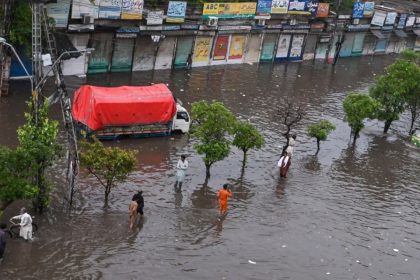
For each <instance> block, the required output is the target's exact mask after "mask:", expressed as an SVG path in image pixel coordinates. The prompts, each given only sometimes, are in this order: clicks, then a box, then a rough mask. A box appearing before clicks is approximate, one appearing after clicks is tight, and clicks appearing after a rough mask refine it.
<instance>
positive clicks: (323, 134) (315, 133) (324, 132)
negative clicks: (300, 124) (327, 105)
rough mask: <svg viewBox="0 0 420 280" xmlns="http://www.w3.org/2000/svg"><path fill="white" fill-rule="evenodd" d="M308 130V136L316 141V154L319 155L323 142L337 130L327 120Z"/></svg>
mask: <svg viewBox="0 0 420 280" xmlns="http://www.w3.org/2000/svg"><path fill="white" fill-rule="evenodd" d="M307 129H308V135H309V136H310V137H312V138H315V139H316V144H317V149H316V154H318V152H319V148H320V143H321V141H325V140H327V137H328V134H330V133H331V132H332V131H333V130H335V125H333V124H332V123H331V122H329V121H327V120H320V121H319V122H317V123H314V124H311V125H309V126H308V128H307Z"/></svg>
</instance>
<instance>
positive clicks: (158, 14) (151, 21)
mask: <svg viewBox="0 0 420 280" xmlns="http://www.w3.org/2000/svg"><path fill="white" fill-rule="evenodd" d="M146 21H147V22H146V24H147V25H160V24H162V23H163V11H162V10H159V11H150V12H148V13H147V18H146Z"/></svg>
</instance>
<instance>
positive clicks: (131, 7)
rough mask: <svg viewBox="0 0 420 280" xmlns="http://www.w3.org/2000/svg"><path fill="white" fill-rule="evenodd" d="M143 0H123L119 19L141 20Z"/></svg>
mask: <svg viewBox="0 0 420 280" xmlns="http://www.w3.org/2000/svg"><path fill="white" fill-rule="evenodd" d="M143 7H144V0H123V6H122V13H121V19H142V18H143Z"/></svg>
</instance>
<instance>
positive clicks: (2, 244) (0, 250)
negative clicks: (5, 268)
mask: <svg viewBox="0 0 420 280" xmlns="http://www.w3.org/2000/svg"><path fill="white" fill-rule="evenodd" d="M6 227H7V225H6V224H0V264H1V262H2V261H3V254H4V251H5V250H6V233H5V232H4V231H5V229H6Z"/></svg>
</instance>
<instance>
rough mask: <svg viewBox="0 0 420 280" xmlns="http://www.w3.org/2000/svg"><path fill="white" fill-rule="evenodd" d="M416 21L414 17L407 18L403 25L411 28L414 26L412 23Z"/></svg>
mask: <svg viewBox="0 0 420 280" xmlns="http://www.w3.org/2000/svg"><path fill="white" fill-rule="evenodd" d="M415 21H416V17H415V16H409V17H408V18H407V22H406V23H405V27H412V26H413V25H414V22H415Z"/></svg>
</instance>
